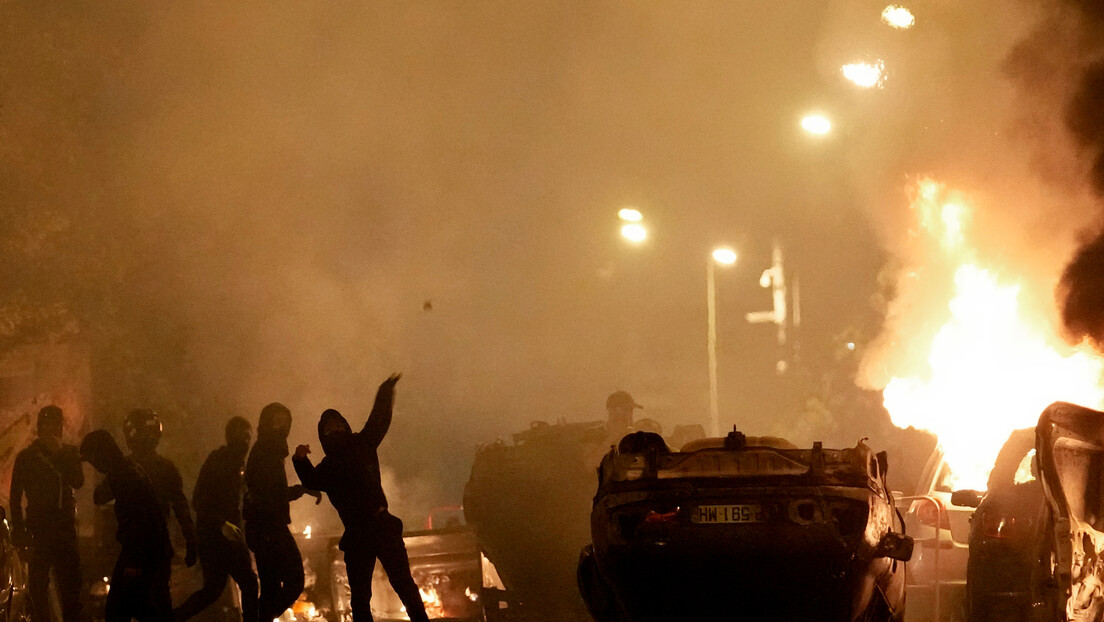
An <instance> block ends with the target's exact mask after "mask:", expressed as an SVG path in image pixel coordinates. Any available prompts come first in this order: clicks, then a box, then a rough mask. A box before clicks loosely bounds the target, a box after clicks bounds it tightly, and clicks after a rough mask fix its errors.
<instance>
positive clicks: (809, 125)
mask: <svg viewBox="0 0 1104 622" xmlns="http://www.w3.org/2000/svg"><path fill="white" fill-rule="evenodd" d="M801 128H802V129H803V130H805V131H806V132H809V133H810V134H816V135H818V136H823V135H825V134H827V133H828V132H831V131H832V122H831V121H829V120H828V117H826V116H824V115H820V114H810V115H806V116H805V117H804V118H803V119H801Z"/></svg>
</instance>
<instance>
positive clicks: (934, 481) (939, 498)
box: [903, 447, 974, 622]
mask: <svg viewBox="0 0 1104 622" xmlns="http://www.w3.org/2000/svg"><path fill="white" fill-rule="evenodd" d="M953 483H954V473H953V472H952V470H951V465H950V464H948V462H947V460H946V457H945V456H944V454H943V451H942V450H941V449H940V448H939V447H936V448H935V450H934V451H933V452H932V454H931V456H930V457H929V458H928V461H927V463H926V464H925V465H924V470H923V471H922V472H921V474H920V479H919V481H918V482H917V485H916V490H915V491H914V493H913V496H911V497H906V498H904V500H903V501H904V504H905V505H904V507H906V508H907V509H906V511H905V531H906V533H908V534H909V535H910V536H912V537H913V539H914V542H915V549H914V551H913V556H912V559H911V560H910V561H909V564H908V594H909V610H908V617H907V620H908V621H909V622H912V621H915V622H929V621H930V620H938V621H946V622H960V621H962V620H965V618H966V566H967V563H968V560H969V537H970V515H971V514H973V512H974V508H973V507H966V506H958V505H954V504H953V503H952V502H951V496H952V493H953V490H952V488H953ZM937 543H938V546H937Z"/></svg>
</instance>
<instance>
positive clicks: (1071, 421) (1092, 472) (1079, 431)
mask: <svg viewBox="0 0 1104 622" xmlns="http://www.w3.org/2000/svg"><path fill="white" fill-rule="evenodd" d="M1035 434H1036V437H1035V459H1036V462H1037V465H1038V472H1039V477H1040V478H1041V479H1042V482H1043V493H1044V495H1045V498H1046V503H1045V506H1044V516H1043V519H1042V521H1041V528H1042V531H1041V537H1040V539H1039V548H1038V551H1037V556H1036V557H1035V558H1034V568H1033V573H1032V581H1031V584H1030V589H1031V590H1032V592H1033V593H1032V600H1033V601H1034V602H1036V603H1039V606H1038V607H1037V610H1036V611H1035V612H1034V615H1033V618H1032V619H1034V620H1047V621H1050V620H1070V621H1071V622H1090V621H1091V622H1099V621H1100V620H1104V412H1100V411H1097V410H1092V409H1090V408H1085V407H1083V406H1078V405H1076V404H1070V403H1067V402H1055V403H1053V404H1051V405H1050V406H1048V407H1047V408H1046V410H1044V411H1043V414H1042V415H1041V416H1040V417H1039V423H1038V425H1037V426H1036V428H1035Z"/></svg>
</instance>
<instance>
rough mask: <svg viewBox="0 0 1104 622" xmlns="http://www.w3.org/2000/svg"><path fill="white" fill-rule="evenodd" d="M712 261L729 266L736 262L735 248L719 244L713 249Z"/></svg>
mask: <svg viewBox="0 0 1104 622" xmlns="http://www.w3.org/2000/svg"><path fill="white" fill-rule="evenodd" d="M713 261H715V262H717V263H719V264H723V265H726V266H731V265H732V264H734V263H736V249H734V248H732V247H730V246H720V247H718V248H715V249H713Z"/></svg>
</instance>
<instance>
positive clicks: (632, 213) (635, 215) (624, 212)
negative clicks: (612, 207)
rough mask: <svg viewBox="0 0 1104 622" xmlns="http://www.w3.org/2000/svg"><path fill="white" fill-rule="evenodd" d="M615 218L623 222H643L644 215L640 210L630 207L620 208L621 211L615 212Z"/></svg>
mask: <svg viewBox="0 0 1104 622" xmlns="http://www.w3.org/2000/svg"><path fill="white" fill-rule="evenodd" d="M617 217H618V218H620V219H621V220H623V221H625V222H640V221H642V220H644V215H643V214H641V213H640V210H638V209H634V208H632V207H624V208H621V211H619V212H617Z"/></svg>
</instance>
